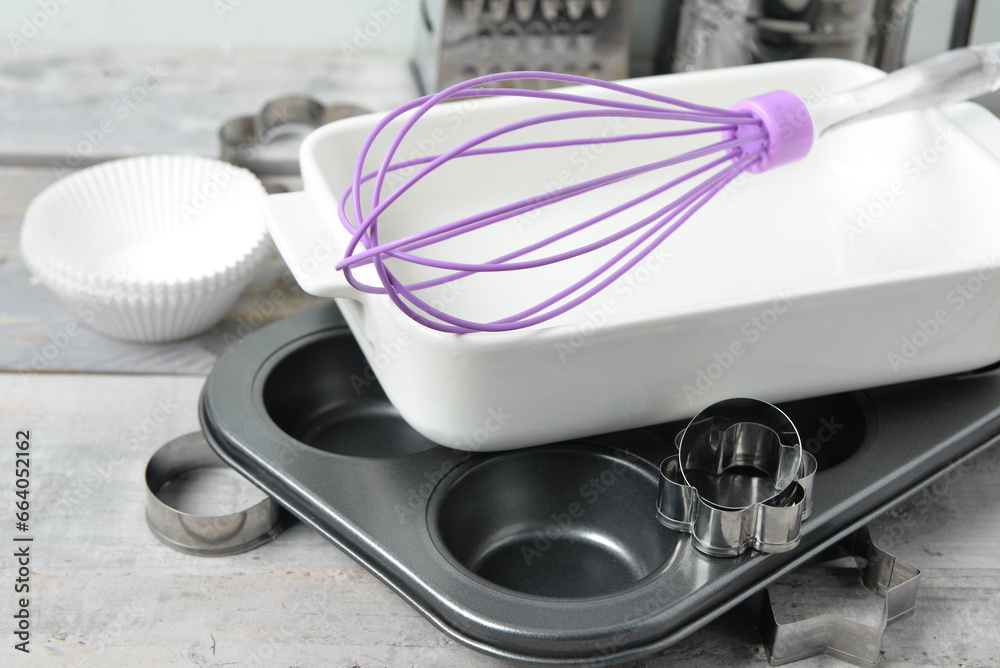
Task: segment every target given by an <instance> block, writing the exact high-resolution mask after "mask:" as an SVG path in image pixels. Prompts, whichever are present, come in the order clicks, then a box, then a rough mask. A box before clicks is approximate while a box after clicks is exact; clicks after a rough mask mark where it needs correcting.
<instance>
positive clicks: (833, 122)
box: [810, 42, 1000, 138]
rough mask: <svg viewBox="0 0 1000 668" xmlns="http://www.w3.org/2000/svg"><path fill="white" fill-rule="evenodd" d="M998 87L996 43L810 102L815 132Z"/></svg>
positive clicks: (950, 54)
mask: <svg viewBox="0 0 1000 668" xmlns="http://www.w3.org/2000/svg"><path fill="white" fill-rule="evenodd" d="M998 89H1000V42H997V43H994V44H989V45H984V46H972V47H967V48H963V49H955V50H953V51H947V52H945V53H942V54H940V55H937V56H934V57H933V58H928V59H927V60H923V61H921V62H919V63H916V64H914V65H910V66H909V67H904V68H902V69H899V70H896V71H895V72H892V73H891V74H889V75H887V76H885V77H883V78H881V79H878V80H877V81H873V82H872V83H869V84H865V85H864V86H860V87H858V88H855V89H853V90H849V91H844V92H842V93H835V94H833V95H830V96H829V97H826V98H823V99H819V100H816V101H814V102H813V104H811V105H810V106H811V107H812V111H811V115H812V121H813V128H814V131H815V136H816V137H817V138H818V137H821V136H823V134H825V133H826V132H828V131H830V130H833V129H835V128H839V127H842V126H844V125H848V124H850V123H854V122H856V121H861V120H867V119H869V118H876V117H878V116H884V115H887V114H894V113H897V112H900V111H909V110H911V109H922V108H925V107H934V106H937V105H941V104H947V103H949V102H959V101H961V100H968V99H971V98H974V97H979V96H980V95H985V94H987V93H992V92H994V91H996V90H998Z"/></svg>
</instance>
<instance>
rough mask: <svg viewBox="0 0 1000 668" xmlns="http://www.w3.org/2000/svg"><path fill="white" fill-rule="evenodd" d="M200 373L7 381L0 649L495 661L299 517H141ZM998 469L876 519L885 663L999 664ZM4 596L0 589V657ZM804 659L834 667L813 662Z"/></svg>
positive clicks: (694, 667)
mask: <svg viewBox="0 0 1000 668" xmlns="http://www.w3.org/2000/svg"><path fill="white" fill-rule="evenodd" d="M202 382H203V381H202V379H200V378H193V377H178V376H173V377H171V376H124V375H94V374H73V375H60V374H0V434H2V435H3V438H4V439H5V440H4V443H5V445H3V446H2V454H0V462H3V465H2V466H0V470H2V471H5V472H7V473H4V474H3V475H2V476H0V540H2V541H3V543H4V545H5V546H6V545H9V544H10V540H11V533H12V521H10V517H11V513H12V511H13V509H12V508H11V501H12V491H11V487H12V484H13V478H12V476H11V475H10V471H12V470H13V465H12V460H13V457H14V454H13V453H14V451H13V447H12V445H11V441H12V439H13V435H14V432H15V431H16V430H18V429H30V430H31V443H32V453H33V459H32V464H31V466H32V472H33V476H32V492H31V494H32V496H31V499H32V504H33V505H32V508H33V516H32V525H31V532H32V533H33V534H34V536H35V542H34V543H33V547H32V549H33V550H34V552H33V561H32V566H31V569H32V575H31V578H32V584H33V598H32V603H31V605H32V606H33V607H32V611H33V614H34V617H33V625H34V626H33V635H32V645H31V647H32V649H33V653H32V654H31V656H30V657H24V658H21V657H18V661H17V662H16V664H15V662H10V663H8V662H7V657H6V656H5V657H4V660H3V665H50V664H51V665H82V666H110V665H150V666H185V665H186V666H190V665H195V666H221V665H262V666H342V667H344V668H348V667H351V666H360V667H362V668H376V667H379V666H440V667H453V666H454V667H457V666H469V667H480V666H500V665H505V664H504V663H503V662H501V661H498V660H495V659H492V658H489V657H486V656H483V655H480V654H478V653H476V652H473V651H472V650H469V649H467V648H465V647H462V646H460V645H459V644H457V643H456V642H454V641H452V640H450V639H448V638H447V637H446V636H444V635H443V634H442V633H440V632H439V631H437V630H436V629H435V628H434V627H432V626H431V625H430V623H428V622H427V621H426V620H424V619H423V618H422V617H421V616H420V615H419V614H417V613H416V612H415V611H413V610H412V609H411V608H410V607H409V606H408V605H407V604H405V603H404V602H403V601H402V600H401V599H399V598H398V597H397V596H396V595H395V594H393V593H392V592H390V590H389V589H388V588H387V587H385V586H384V585H382V584H381V583H379V582H378V581H377V580H376V579H375V578H374V577H372V576H371V575H369V574H368V573H367V572H366V571H365V570H364V569H362V568H361V567H359V566H358V565H356V564H355V563H354V562H353V561H351V560H350V559H349V558H348V557H346V556H345V555H344V554H342V553H341V552H340V551H339V550H337V549H336V548H335V547H333V546H331V545H330V544H329V543H327V542H326V541H325V540H324V539H323V538H321V537H320V536H319V535H318V534H315V533H314V532H312V531H311V530H309V529H307V528H306V527H304V526H302V525H296V526H294V527H292V528H291V529H290V530H288V531H287V532H286V533H285V534H283V535H282V536H280V537H279V538H278V539H277V540H276V541H274V542H273V543H270V544H268V545H266V546H263V547H261V548H259V549H257V550H254V551H251V552H248V553H245V554H242V555H236V556H232V557H222V558H215V559H206V558H198V557H192V556H187V555H183V554H180V553H177V552H174V551H173V550H171V549H169V548H167V547H165V546H163V545H161V544H160V543H159V542H157V540H156V539H155V538H154V537H153V536H152V535H151V534H150V533H149V531H148V529H147V528H146V525H145V522H144V519H143V507H144V497H143V495H144V487H143V485H144V483H143V472H144V467H145V464H146V461H147V459H148V458H149V456H150V455H151V454H152V453H153V452H154V451H155V450H156V449H157V447H159V445H161V444H162V443H164V442H166V441H167V440H169V439H171V438H173V437H175V436H178V435H181V434H184V433H187V432H191V431H194V430H197V428H198V423H197V419H196V405H197V398H198V393H199V391H200V388H201V385H202ZM158 407H159V408H160V409H161V410H159V411H158V410H157V408H158ZM160 418H162V419H160ZM998 473H1000V449H993V450H990V451H988V452H986V453H985V454H983V455H981V456H980V457H979V458H978V459H976V460H975V461H974V462H973V463H971V464H968V465H965V466H963V467H961V468H960V469H959V470H958V471H957V472H956V473H955V474H954V475H951V476H949V477H948V478H947V481H948V482H943V483H941V484H939V485H937V486H935V487H933V488H931V489H930V490H929V491H928V493H927V494H925V495H920V496H918V497H916V498H915V499H913V500H912V501H911V502H909V503H907V504H905V505H904V506H902V507H900V508H898V509H897V510H895V511H893V512H891V513H890V514H889V515H887V516H885V517H883V518H882V519H880V520H878V521H877V522H875V524H874V525H873V527H872V530H873V532H874V534H875V535H876V536H877V537H880V538H879V542H880V543H881V544H882V545H883V546H884V547H886V548H888V549H890V550H891V551H893V552H894V553H895V554H897V555H898V556H900V557H902V558H905V559H907V560H909V561H911V562H912V563H914V564H915V565H917V566H919V567H920V568H922V569H923V571H924V578H923V582H922V584H921V591H920V595H919V599H918V609H917V613H916V614H915V615H914V616H913V617H911V618H910V619H907V620H904V621H902V622H900V623H898V624H896V625H895V626H893V627H891V628H890V630H889V632H888V634H887V636H886V640H885V643H884V652H885V657H886V663H885V665H889V666H897V665H899V666H903V665H905V666H928V667H930V666H935V667H938V666H940V667H945V666H947V667H949V668H953V667H954V666H975V667H985V666H992V665H996V664H997V662H998V659H1000V635H998V631H997V629H1000V606H997V605H996V603H997V600H998V594H1000V562H998V560H997V554H1000V487H998V486H997V484H996V479H997V475H998ZM8 552H9V550H8V549H7V548H6V547H5V548H4V551H3V555H4V556H3V557H2V558H0V565H2V568H0V586H3V587H4V588H5V589H6V588H7V587H8V585H9V584H10V583H11V582H12V580H13V578H14V571H13V565H12V560H11V558H10V556H9V555H8V554H7V553H8ZM772 594H773V596H774V599H775V602H776V606H778V608H779V610H780V611H781V612H782V614H783V615H794V616H805V615H811V614H816V613H818V612H822V611H834V612H837V613H839V614H843V615H845V616H848V617H849V618H854V619H857V620H858V621H864V620H865V619H868V618H871V617H872V615H877V614H878V612H879V610H880V609H881V608H880V605H881V603H880V599H877V598H876V597H874V596H871V595H869V594H867V592H866V590H864V589H861V588H860V584H859V583H858V581H857V579H856V578H854V577H853V576H849V577H845V576H844V575H843V573H838V572H836V571H831V570H829V569H815V568H814V569H811V570H810V571H798V572H797V573H795V574H792V575H790V576H788V577H786V578H785V579H783V580H782V581H781V583H779V584H778V585H775V586H773V587H772ZM12 606H13V601H12V597H11V596H8V595H4V597H3V599H2V603H0V620H6V621H2V622H0V631H2V632H3V633H4V636H5V638H6V639H5V641H4V647H3V648H2V650H0V651H3V652H5V653H7V652H9V651H10V647H11V645H12V644H13V643H12V641H11V639H10V635H9V633H8V631H9V629H8V628H6V627H7V626H9V625H10V620H11V619H12V617H11V616H12V614H13V607H12ZM866 616H867V617H866ZM752 640H753V638H752V634H751V633H750V632H749V630H748V629H746V628H745V627H741V626H740V625H737V624H732V623H721V622H720V623H714V624H712V625H710V626H709V627H708V628H706V629H703V630H701V631H698V632H696V633H695V634H694V635H692V636H690V637H689V638H687V639H686V640H684V641H682V642H681V643H679V644H678V645H676V646H674V647H672V648H670V649H669V650H667V651H666V652H664V653H662V654H660V655H658V656H656V657H652V658H649V659H646V660H644V661H641V662H638V663H636V664H634V665H635V666H646V667H647V668H654V667H655V668H661V667H662V668H666V667H667V666H678V665H681V666H687V667H691V668H710V667H711V668H718V667H720V666H722V667H725V666H762V665H766V662H764V661H763V660H761V658H759V657H760V648H759V646H754V645H752V644H750V643H751V642H752ZM629 665H633V664H629ZM797 665H802V666H823V667H832V666H840V665H843V664H842V663H841V662H839V661H837V660H835V659H832V658H830V657H819V658H815V659H810V660H807V661H804V662H802V663H801V664H797Z"/></svg>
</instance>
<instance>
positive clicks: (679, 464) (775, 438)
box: [656, 399, 817, 557]
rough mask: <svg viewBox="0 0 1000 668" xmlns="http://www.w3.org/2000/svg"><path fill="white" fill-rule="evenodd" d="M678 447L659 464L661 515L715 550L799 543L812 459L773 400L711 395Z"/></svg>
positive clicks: (725, 553)
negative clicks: (719, 398)
mask: <svg viewBox="0 0 1000 668" xmlns="http://www.w3.org/2000/svg"><path fill="white" fill-rule="evenodd" d="M677 450H678V454H677V455H674V456H672V457H668V458H667V459H665V460H663V463H662V464H660V489H659V497H658V499H657V508H656V510H657V516H658V518H659V520H660V522H662V523H663V524H664V525H666V526H667V527H670V528H671V529H675V530H677V531H683V532H686V533H690V534H691V537H692V542H693V543H694V546H695V547H696V548H697V549H698V550H700V551H701V552H704V553H705V554H708V555H711V556H716V557H735V556H737V555H739V554H742V553H743V552H745V551H746V550H747V549H749V548H751V547H752V548H753V549H755V550H758V551H760V552H785V551H787V550H790V549H792V548H794V547H795V546H796V545H798V543H799V532H800V528H801V524H802V521H803V520H804V519H806V518H807V517H808V516H809V512H810V510H811V509H812V485H813V476H814V474H815V473H816V468H817V465H816V459H815V458H814V457H813V456H812V455H811V454H809V453H808V452H805V451H803V450H802V442H801V438H800V437H799V433H798V431H797V430H796V429H795V425H794V424H792V421H791V420H790V419H789V418H788V416H787V415H785V413H784V412H782V411H781V410H780V409H779V408H777V407H776V406H773V405H771V404H769V403H767V402H764V401H759V400H757V399H726V400H724V401H720V402H718V403H715V404H713V405H711V406H709V407H708V408H706V409H705V410H703V411H702V412H701V413H699V414H698V415H696V416H695V417H694V419H692V420H691V422H690V423H689V424H688V426H687V428H686V429H684V431H682V432H681V433H680V434H679V435H678V444H677Z"/></svg>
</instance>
